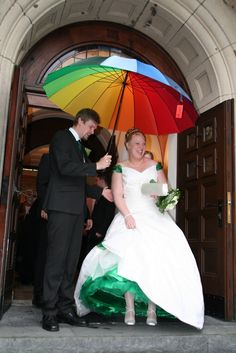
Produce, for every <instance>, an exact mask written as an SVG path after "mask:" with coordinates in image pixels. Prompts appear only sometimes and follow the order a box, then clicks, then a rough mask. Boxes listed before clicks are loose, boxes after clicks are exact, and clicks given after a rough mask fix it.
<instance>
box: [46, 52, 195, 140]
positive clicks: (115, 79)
mask: <svg viewBox="0 0 236 353" xmlns="http://www.w3.org/2000/svg"><path fill="white" fill-rule="evenodd" d="M43 88H44V90H45V92H46V94H47V96H48V98H49V99H50V100H51V101H52V102H53V103H55V104H56V105H57V106H59V107H60V108H61V109H62V110H63V111H65V112H67V113H69V114H71V115H73V116H75V115H76V113H77V112H78V111H79V110H80V109H82V108H92V109H95V110H96V111H97V112H98V113H99V115H100V117H101V125H102V126H103V127H105V128H108V129H113V131H114V130H119V131H127V130H128V129H129V128H131V127H137V128H139V129H141V130H142V131H143V132H144V133H146V134H155V135H163V134H170V133H179V132H181V131H183V130H185V129H188V128H190V127H193V126H194V124H195V122H196V119H197V117H198V114H197V112H196V110H195V108H194V106H193V103H192V101H191V99H190V97H189V96H188V94H187V93H186V92H185V91H184V90H183V89H182V88H181V87H180V86H179V85H178V84H177V83H176V82H175V81H173V80H172V79H171V78H169V77H168V76H166V75H164V74H163V73H162V72H161V71H159V70H158V69H157V68H155V67H154V66H152V65H147V64H144V63H143V62H141V61H138V60H135V59H128V58H124V57H118V56H111V57H109V58H103V57H93V58H90V59H86V60H81V61H80V62H77V63H75V64H73V65H70V66H67V67H64V68H62V69H59V70H57V71H54V72H52V73H50V74H49V75H48V76H47V78H46V81H45V84H44V86H43Z"/></svg>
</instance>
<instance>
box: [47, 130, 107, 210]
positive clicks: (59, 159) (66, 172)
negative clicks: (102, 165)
mask: <svg viewBox="0 0 236 353" xmlns="http://www.w3.org/2000/svg"><path fill="white" fill-rule="evenodd" d="M84 158H86V157H85V156H83V152H82V151H81V149H80V148H79V146H78V142H77V141H76V140H75V138H74V136H73V135H72V133H71V132H70V131H69V130H63V131H58V132H57V133H56V134H55V135H54V137H53V139H52V142H51V144H50V148H49V162H50V179H49V184H48V188H47V194H46V197H45V201H44V205H43V208H44V209H45V210H47V211H59V212H65V213H71V214H81V215H83V214H84V205H85V197H86V196H87V195H88V196H89V197H93V198H98V197H99V196H100V195H101V192H102V190H101V189H98V188H96V189H95V188H91V187H87V186H86V177H87V176H95V175H96V163H90V162H88V160H87V159H86V161H85V162H84ZM86 194H87V195H86Z"/></svg>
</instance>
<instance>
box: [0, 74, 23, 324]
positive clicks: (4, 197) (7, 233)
mask: <svg viewBox="0 0 236 353" xmlns="http://www.w3.org/2000/svg"><path fill="white" fill-rule="evenodd" d="M26 107H27V102H26V98H25V96H24V95H23V93H22V76H21V70H20V69H19V68H17V69H16V70H15V74H14V78H13V84H12V92H11V101H10V110H9V120H8V128H7V136H6V149H5V158H4V168H3V191H2V194H1V206H0V233H1V234H2V236H1V239H0V247H1V251H2V254H3V256H2V271H1V278H0V281H1V303H0V317H1V316H2V315H3V313H4V312H5V311H6V310H7V309H8V307H9V306H10V305H11V302H12V293H13V282H14V267H15V252H16V251H15V248H16V234H17V225H18V210H19V192H18V190H19V186H20V176H21V171H22V161H23V157H24V145H25V135H26V126H27V114H26Z"/></svg>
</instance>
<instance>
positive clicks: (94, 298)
mask: <svg viewBox="0 0 236 353" xmlns="http://www.w3.org/2000/svg"><path fill="white" fill-rule="evenodd" d="M125 146H126V149H127V151H128V160H127V161H123V162H122V163H120V164H118V165H116V167H115V168H114V172H113V177H112V191H113V195H114V201H115V204H116V207H117V209H118V211H119V212H118V213H117V214H116V216H115V218H114V220H113V221H112V223H111V225H110V227H109V229H108V231H107V234H106V237H105V239H104V241H103V242H102V243H101V244H99V245H98V246H96V247H94V248H93V249H92V250H91V251H90V253H89V254H88V255H87V257H86V258H85V260H84V262H83V265H82V269H81V272H80V275H79V278H78V281H77V284H76V289H75V302H76V306H77V312H78V315H79V316H83V315H85V314H87V313H89V312H90V311H94V312H97V313H101V314H104V315H112V314H118V313H122V314H124V321H125V323H126V324H127V325H134V324H135V316H136V315H137V316H138V315H139V316H143V315H147V320H146V323H147V324H148V325H150V326H155V325H156V324H157V318H158V317H159V316H166V315H171V316H174V317H176V318H178V319H179V320H181V321H183V322H184V323H187V324H189V325H192V326H195V327H196V328H198V329H201V328H202V327H203V322H204V304H203V295H202V286H201V281H200V276H199V272H198V268H197V265H196V262H195V258H194V256H193V254H192V252H191V250H190V248H189V245H188V243H187V240H186V238H185V236H184V234H183V233H182V231H181V230H180V228H179V227H178V226H177V225H176V224H175V222H174V221H173V220H172V218H171V217H170V216H169V215H168V213H165V214H162V213H161V212H160V211H159V210H158V208H157V206H156V205H155V200H154V198H153V197H151V196H147V195H144V194H143V193H142V192H141V187H142V184H144V183H149V182H150V180H151V179H155V180H156V181H157V182H160V183H165V182H166V178H165V175H164V172H163V170H162V166H161V164H160V163H156V162H155V161H153V160H151V159H147V158H144V153H145V146H146V138H145V135H144V134H143V133H142V132H141V131H140V130H139V129H130V130H128V131H127V133H126V136H125Z"/></svg>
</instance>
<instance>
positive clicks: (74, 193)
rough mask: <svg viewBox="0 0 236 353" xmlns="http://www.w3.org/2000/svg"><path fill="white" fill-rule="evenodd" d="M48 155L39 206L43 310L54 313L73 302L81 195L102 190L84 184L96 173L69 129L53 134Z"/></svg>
mask: <svg viewBox="0 0 236 353" xmlns="http://www.w3.org/2000/svg"><path fill="white" fill-rule="evenodd" d="M49 156H50V181H49V185H48V189H47V195H46V197H45V202H44V207H43V208H44V209H46V210H47V212H48V252H47V261H46V266H45V276H44V293H43V296H44V308H43V313H44V314H46V315H55V314H56V313H57V312H61V313H67V312H69V311H70V310H71V308H72V306H73V303H74V298H73V293H74V287H73V280H74V275H75V272H76V268H77V263H78V259H79V254H80V247H81V239H82V231H83V225H84V208H85V198H86V196H89V197H92V198H98V197H99V196H100V194H101V192H102V190H101V189H98V188H95V189H94V188H91V187H87V186H86V176H95V175H96V164H95V163H89V162H88V161H87V159H86V156H84V155H83V151H82V149H81V148H80V147H79V146H78V142H77V141H76V139H75V137H74V136H73V134H72V133H71V132H70V131H69V130H65V131H59V132H57V133H56V134H55V136H54V138H53V140H52V142H51V144H50V150H49Z"/></svg>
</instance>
